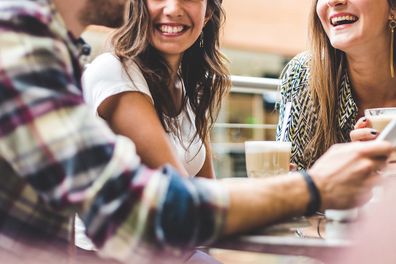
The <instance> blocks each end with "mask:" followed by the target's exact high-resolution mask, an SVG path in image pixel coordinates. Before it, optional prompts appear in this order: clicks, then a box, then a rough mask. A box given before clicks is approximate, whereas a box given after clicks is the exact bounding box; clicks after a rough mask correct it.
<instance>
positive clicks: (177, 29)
mask: <svg viewBox="0 0 396 264" xmlns="http://www.w3.org/2000/svg"><path fill="white" fill-rule="evenodd" d="M159 30H160V31H161V32H162V33H170V34H175V33H179V32H182V31H183V26H167V25H162V26H160V28H159Z"/></svg>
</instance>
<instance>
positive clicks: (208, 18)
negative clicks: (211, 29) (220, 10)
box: [204, 9, 213, 27]
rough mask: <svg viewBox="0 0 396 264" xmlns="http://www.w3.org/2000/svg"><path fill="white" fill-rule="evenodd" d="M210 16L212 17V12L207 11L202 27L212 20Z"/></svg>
mask: <svg viewBox="0 0 396 264" xmlns="http://www.w3.org/2000/svg"><path fill="white" fill-rule="evenodd" d="M212 15H213V12H212V10H210V9H207V10H206V14H205V20H204V27H205V26H206V23H208V21H209V20H210V19H211V18H212Z"/></svg>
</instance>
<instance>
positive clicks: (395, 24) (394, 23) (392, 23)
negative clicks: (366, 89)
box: [389, 15, 396, 78]
mask: <svg viewBox="0 0 396 264" xmlns="http://www.w3.org/2000/svg"><path fill="white" fill-rule="evenodd" d="M389 28H390V31H391V44H390V71H391V77H392V78H395V62H394V58H395V55H394V49H395V28H396V19H395V18H394V16H393V15H392V16H391V19H390V20H389Z"/></svg>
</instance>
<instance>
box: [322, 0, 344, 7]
mask: <svg viewBox="0 0 396 264" xmlns="http://www.w3.org/2000/svg"><path fill="white" fill-rule="evenodd" d="M346 2H347V0H327V5H328V6H331V7H335V6H340V5H345V4H346Z"/></svg>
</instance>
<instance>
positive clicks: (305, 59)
mask: <svg viewBox="0 0 396 264" xmlns="http://www.w3.org/2000/svg"><path fill="white" fill-rule="evenodd" d="M310 61H311V53H309V52H302V53H300V54H298V55H296V56H295V57H294V58H292V59H291V60H290V61H289V62H288V63H287V64H286V66H285V68H284V69H283V71H282V74H281V76H290V75H292V76H293V77H294V78H296V77H297V78H298V77H299V76H298V74H308V73H309V67H310ZM296 74H297V75H296Z"/></svg>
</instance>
